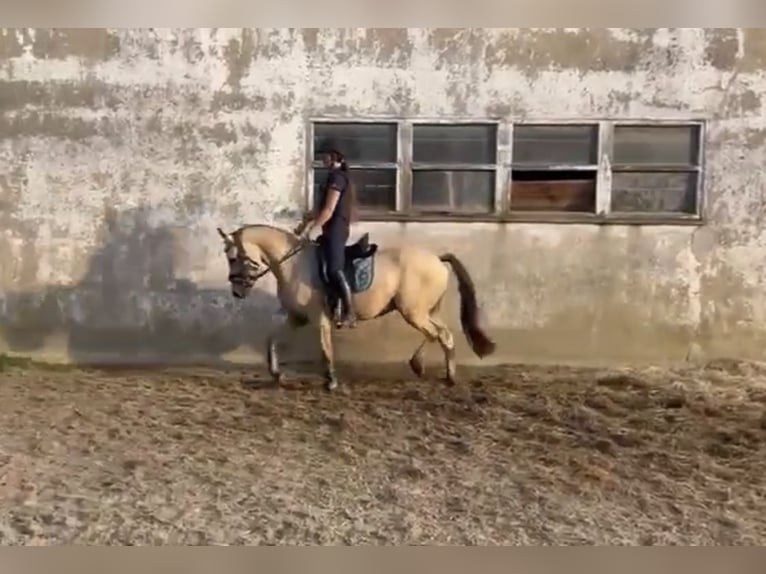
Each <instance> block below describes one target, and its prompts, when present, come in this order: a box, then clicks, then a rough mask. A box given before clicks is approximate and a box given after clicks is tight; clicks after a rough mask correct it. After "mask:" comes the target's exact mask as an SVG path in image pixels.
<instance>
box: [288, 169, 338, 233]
mask: <svg viewBox="0 0 766 574" xmlns="http://www.w3.org/2000/svg"><path fill="white" fill-rule="evenodd" d="M345 187H346V186H345V181H344V180H343V178H342V177H337V176H335V177H332V176H331V179H330V181H328V185H327V194H326V195H325V203H324V205H323V206H322V207H321V208H319V211H318V213H317V214H316V215H315V216H314V217H313V218H311V217H308V218H307V222H306V224H305V225H303V224H302V225H300V226H299V227H298V228H299V229H301V232H300V233H299V235H303V234H307V233H310V232H311V230H312V229H313V228H314V227H322V226H323V225H324V224H325V223H327V222H328V221H329V219H330V218H331V217H332V214H333V212H334V211H335V208H336V206H337V205H338V200H339V199H340V194H341V193H343V190H344V189H345ZM312 219H313V221H312Z"/></svg>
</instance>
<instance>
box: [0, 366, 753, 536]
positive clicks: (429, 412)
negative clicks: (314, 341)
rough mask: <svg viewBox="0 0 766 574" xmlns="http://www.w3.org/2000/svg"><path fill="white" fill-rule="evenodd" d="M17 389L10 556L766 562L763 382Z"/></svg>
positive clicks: (6, 511)
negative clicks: (179, 547)
mask: <svg viewBox="0 0 766 574" xmlns="http://www.w3.org/2000/svg"><path fill="white" fill-rule="evenodd" d="M0 371H2V372H0V433H1V436H2V439H1V440H0V505H1V507H0V508H1V512H0V543H2V544H61V543H78V544H83V543H88V544H360V543H366V544H401V543H410V544H412V543H414V544H423V543H426V544H428V543H433V544H581V543H585V544H766V504H765V503H764V491H765V488H764V486H765V485H766V448H765V446H764V445H766V415H765V414H764V413H765V411H766V368H764V367H762V366H759V365H754V364H744V363H734V362H723V361H718V362H715V363H711V364H709V365H707V366H706V367H705V368H696V369H689V370H672V371H671V370H662V369H646V370H623V371H608V370H592V369H568V368H551V367H522V366H507V367H497V368H483V369H468V368H465V367H463V368H461V369H460V371H459V372H460V374H461V375H462V378H463V381H462V384H461V385H459V386H456V387H454V388H446V387H445V386H444V385H443V384H442V383H441V382H440V381H439V379H438V377H439V376H440V373H439V372H434V373H432V375H431V377H430V378H429V379H428V380H423V381H419V380H415V379H414V378H413V377H412V376H411V375H410V374H409V373H408V371H406V370H405V369H404V368H398V367H397V368H393V367H392V368H390V369H389V368H381V367H374V368H368V369H365V368H362V367H356V368H354V369H353V370H351V371H350V370H349V369H348V368H347V369H344V370H342V371H341V374H342V375H343V378H342V380H341V384H342V385H343V384H344V383H345V384H346V386H345V388H342V390H341V391H340V392H337V393H335V394H328V393H326V392H325V391H324V390H323V389H322V384H321V380H320V379H319V378H318V377H316V376H313V375H293V376H292V377H291V378H290V379H289V380H288V381H287V382H286V383H285V385H284V386H283V387H282V388H281V389H278V390H277V389H274V388H269V386H268V385H258V384H255V385H253V384H242V382H241V378H242V374H243V373H242V371H241V370H240V369H237V370H234V369H232V370H229V371H226V370H220V371H219V370H211V369H196V368H195V369H191V368H185V369H180V368H173V369H166V370H153V371H148V370H131V371H127V370H120V371H105V370H96V369H64V368H49V367H45V366H39V365H33V364H30V363H26V362H24V361H18V360H9V359H7V358H6V359H4V360H3V361H2V363H0ZM286 374H287V375H288V377H290V375H291V371H290V370H289V369H288V370H286ZM256 377H257V378H260V379H262V380H263V381H266V380H267V378H266V377H265V376H264V375H263V374H259V372H258V371H256Z"/></svg>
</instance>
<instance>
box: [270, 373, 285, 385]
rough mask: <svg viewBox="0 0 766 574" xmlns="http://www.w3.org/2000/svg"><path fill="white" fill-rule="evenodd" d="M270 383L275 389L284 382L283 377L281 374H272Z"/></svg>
mask: <svg viewBox="0 0 766 574" xmlns="http://www.w3.org/2000/svg"><path fill="white" fill-rule="evenodd" d="M271 381H272V383H274V386H275V387H278V386H279V385H281V384H282V383H284V382H285V376H284V375H283V374H282V373H276V374H273V375H271Z"/></svg>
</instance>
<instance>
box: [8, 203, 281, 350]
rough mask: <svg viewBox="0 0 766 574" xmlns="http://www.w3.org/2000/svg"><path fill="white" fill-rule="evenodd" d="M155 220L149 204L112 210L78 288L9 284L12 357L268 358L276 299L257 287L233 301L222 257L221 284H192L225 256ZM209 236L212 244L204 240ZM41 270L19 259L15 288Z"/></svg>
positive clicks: (193, 231) (197, 233)
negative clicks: (202, 269) (214, 256)
mask: <svg viewBox="0 0 766 574" xmlns="http://www.w3.org/2000/svg"><path fill="white" fill-rule="evenodd" d="M153 219H156V214H155V213H154V211H153V210H151V209H149V208H146V207H141V208H137V209H132V210H127V211H116V210H115V211H111V212H108V213H107V215H106V219H105V224H104V226H103V228H102V229H101V230H100V232H99V235H100V236H101V237H100V239H101V242H102V246H101V247H100V248H99V249H97V250H96V251H95V253H93V255H91V256H90V257H89V258H88V260H87V263H86V265H85V271H84V273H83V274H82V275H81V276H80V279H79V280H78V281H77V282H76V283H75V284H71V285H60V286H54V287H46V288H43V289H27V290H20V289H17V290H13V287H12V285H13V283H11V287H10V288H8V287H6V288H5V290H4V292H2V291H0V336H2V339H3V342H4V343H5V345H6V346H7V348H8V350H9V351H11V352H13V353H16V354H25V353H29V354H33V353H35V352H39V351H41V350H43V349H45V350H46V351H47V354H50V352H51V349H53V353H55V354H57V355H58V354H61V355H66V359H67V361H68V362H71V363H74V364H75V365H93V364H99V365H110V364H112V365H114V364H141V363H144V364H146V363H153V362H157V363H163V364H167V363H172V364H176V363H181V364H188V363H200V364H213V365H239V364H243V363H241V362H240V361H239V360H238V359H232V358H228V357H227V355H231V354H232V353H233V354H235V355H237V354H238V352H239V353H240V354H242V353H244V355H247V353H248V352H252V351H255V352H256V353H258V354H261V353H263V351H264V346H265V341H264V339H265V334H266V333H267V332H268V331H269V330H270V329H271V328H272V327H273V326H274V325H275V323H276V321H278V320H279V319H278V314H279V309H280V304H279V301H278V299H277V298H276V296H275V295H274V294H273V293H271V292H269V291H267V290H262V289H255V290H253V292H252V293H251V295H250V296H249V297H248V298H247V299H246V300H237V299H235V298H233V297H232V295H231V290H230V287H229V284H228V281H227V279H226V278H227V268H226V259H225V256H224V255H223V253H222V252H221V254H220V264H219V265H220V278H221V281H220V286H217V285H216V286H215V287H213V288H209V287H200V286H198V285H197V284H196V283H195V282H194V281H193V280H192V279H190V278H189V277H191V276H193V274H194V271H195V270H196V269H197V268H198V266H199V261H208V260H210V259H211V257H210V250H214V251H216V252H218V251H220V242H219V241H217V235H215V229H210V230H204V231H203V230H200V229H199V228H198V227H194V226H187V225H183V226H181V225H179V226H173V225H155V224H152V220H153ZM206 236H207V237H210V241H208V240H207V239H202V240H200V237H203V238H204V237H206ZM66 263H67V262H61V264H64V265H66ZM38 264H39V258H29V259H26V260H21V261H19V266H18V270H17V271H16V273H15V276H14V277H12V279H11V281H15V283H16V284H17V285H18V283H19V282H20V279H21V278H23V277H25V276H29V275H30V274H32V276H34V275H33V274H34V273H36V272H37V267H36V266H37V265H38ZM72 266H73V267H74V266H76V261H73V262H72ZM247 362H249V361H247Z"/></svg>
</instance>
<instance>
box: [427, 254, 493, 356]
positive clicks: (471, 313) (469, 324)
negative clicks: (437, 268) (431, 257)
mask: <svg viewBox="0 0 766 574" xmlns="http://www.w3.org/2000/svg"><path fill="white" fill-rule="evenodd" d="M439 260H440V261H443V262H444V263H449V264H450V267H452V271H453V272H454V273H455V277H457V286H458V291H459V292H460V324H461V326H462V327H463V334H464V335H465V337H466V339H468V343H469V344H470V345H471V348H472V349H473V352H474V353H476V355H477V356H478V357H480V358H483V357H486V356H488V355H491V354H492V353H494V352H495V343H494V342H493V341H492V340H491V339H490V338H489V337H488V336H487V335H486V333H484V331H483V329H482V328H481V325H479V305H478V304H477V303H476V287H475V286H474V284H473V280H472V279H471V276H470V275H469V274H468V270H467V269H466V268H465V266H464V265H463V264H462V263H461V262H460V260H459V259H458V258H457V257H455V256H454V255H453V254H452V253H445V254H444V255H441V256H440V257H439Z"/></svg>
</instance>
